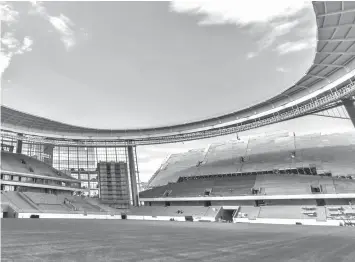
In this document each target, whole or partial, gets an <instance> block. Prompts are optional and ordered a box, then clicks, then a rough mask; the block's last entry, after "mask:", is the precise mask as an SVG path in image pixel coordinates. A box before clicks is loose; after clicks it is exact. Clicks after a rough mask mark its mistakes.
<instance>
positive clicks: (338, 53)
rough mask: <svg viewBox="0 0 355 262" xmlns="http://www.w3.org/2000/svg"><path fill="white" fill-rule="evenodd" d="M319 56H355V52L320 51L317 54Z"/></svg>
mask: <svg viewBox="0 0 355 262" xmlns="http://www.w3.org/2000/svg"><path fill="white" fill-rule="evenodd" d="M317 54H326V55H350V56H351V55H354V56H355V52H325V51H320V52H317Z"/></svg>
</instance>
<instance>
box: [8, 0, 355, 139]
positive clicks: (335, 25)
mask: <svg viewBox="0 0 355 262" xmlns="http://www.w3.org/2000/svg"><path fill="white" fill-rule="evenodd" d="M346 3H352V2H313V8H314V12H315V18H316V23H317V47H316V54H315V57H314V61H313V64H312V65H311V66H310V68H309V70H308V71H307V72H306V74H305V75H304V76H303V77H302V78H301V79H300V80H299V81H298V82H297V83H296V84H295V85H293V86H292V87H290V88H288V89H287V90H285V91H284V92H282V93H281V94H279V95H276V96H274V97H273V98H271V99H269V100H266V101H264V102H262V103H259V104H256V105H253V106H250V107H248V108H245V109H242V110H239V111H236V112H232V113H230V114H225V115H222V116H219V117H212V118H208V119H205V120H200V121H195V122H190V123H184V124H179V125H171V126H164V127H156V128H144V129H112V130H111V129H98V128H86V127H79V126H74V125H69V124H65V123H61V122H58V121H53V120H50V119H47V118H43V117H38V116H34V115H31V114H28V113H24V112H20V111H18V110H15V109H11V108H9V107H5V106H2V107H1V124H2V127H1V128H2V129H3V130H9V131H13V132H18V133H26V134H32V135H39V136H46V137H52V138H72V139H93V138H94V139H125V140H131V139H132V140H134V139H137V138H138V139H144V138H152V137H159V136H167V135H179V134H187V133H192V132H200V131H206V130H212V129H223V128H226V127H230V126H232V125H238V124H242V123H243V122H245V121H248V120H253V119H258V118H260V117H263V116H264V115H266V114H273V113H275V112H280V111H281V110H283V109H285V108H288V107H292V108H293V106H297V105H298V104H300V103H302V102H304V101H306V100H309V99H312V98H317V96H319V95H320V94H322V93H324V92H326V91H329V90H331V89H332V88H336V87H337V86H338V85H340V84H342V83H344V82H345V81H347V80H349V79H350V78H352V77H354V76H355V60H354V58H355V48H353V46H355V45H354V43H355V31H354V32H353V30H352V29H353V27H355V22H354V21H355V4H346Z"/></svg>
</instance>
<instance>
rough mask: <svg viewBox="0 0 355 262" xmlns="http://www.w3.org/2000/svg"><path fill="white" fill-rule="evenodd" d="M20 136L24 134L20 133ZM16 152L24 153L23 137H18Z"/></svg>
mask: <svg viewBox="0 0 355 262" xmlns="http://www.w3.org/2000/svg"><path fill="white" fill-rule="evenodd" d="M18 136H19V137H22V136H23V134H18ZM16 154H22V139H21V138H20V139H18V140H17V143H16Z"/></svg>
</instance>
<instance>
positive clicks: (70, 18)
mask: <svg viewBox="0 0 355 262" xmlns="http://www.w3.org/2000/svg"><path fill="white" fill-rule="evenodd" d="M0 6H1V19H2V21H1V26H2V27H1V54H0V55H1V56H0V61H1V62H0V73H1V103H2V104H3V105H6V106H9V107H12V108H15V109H18V110H21V111H25V112H28V113H32V114H36V115H39V116H43V117H47V118H50V119H53V120H57V121H61V122H65V123H68V124H73V125H78V126H85V127H96V128H112V129H113V128H117V129H120V128H136V127H153V126H164V125H169V124H178V123H184V122H190V121H193V120H198V119H204V118H208V117H211V116H217V115H221V114H223V113H227V112H232V111H235V110H238V109H242V108H245V107H247V106H250V105H252V104H255V103H257V102H261V101H263V100H264V99H268V98H270V97H272V96H274V95H275V94H277V93H280V92H282V91H283V90H285V89H287V88H288V87H290V86H292V85H293V84H294V83H295V82H296V81H297V80H298V79H300V78H301V77H302V76H303V75H304V74H305V72H306V71H307V69H308V68H309V67H310V65H311V63H312V61H313V58H314V54H315V45H316V22H315V15H314V12H313V7H312V4H311V2H303V1H289V0H281V1H271V2H270V1H262V0H260V1H235V0H218V1H202V0H197V1H195V0H189V1H187V0H186V1H171V2H2V3H1V4H0ZM349 128H351V125H350V123H349V121H347V120H341V119H336V120H335V119H326V118H324V117H316V116H310V117H306V118H303V119H298V120H293V121H290V122H287V123H281V124H279V125H276V126H269V127H266V128H264V129H260V130H254V131H251V132H246V133H243V134H241V135H245V136H247V135H249V134H254V133H255V132H256V133H257V132H261V133H262V132H276V131H277V132H278V131H280V130H285V131H297V132H304V131H310V130H314V131H317V130H320V129H323V130H333V129H337V130H346V129H349ZM233 138H235V136H227V137H219V138H214V139H209V140H200V141H194V142H187V143H180V144H169V145H160V146H149V147H148V146H145V147H139V148H138V159H139V169H140V173H141V180H142V181H147V180H148V179H149V177H150V176H151V175H152V174H153V173H154V172H155V170H156V169H157V168H158V167H159V166H160V164H161V162H162V160H163V159H164V158H165V157H166V156H167V155H168V154H170V153H177V152H182V151H186V150H188V149H192V148H203V147H205V146H207V145H208V143H212V142H215V141H224V140H228V139H233Z"/></svg>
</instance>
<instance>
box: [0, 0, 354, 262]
mask: <svg viewBox="0 0 355 262" xmlns="http://www.w3.org/2000/svg"><path fill="white" fill-rule="evenodd" d="M345 3H346V4H345ZM313 8H314V12H315V17H316V23H317V46H316V54H315V57H314V61H313V63H312V65H311V66H310V68H309V70H308V71H307V72H306V73H305V75H304V76H303V77H302V78H301V79H300V80H299V81H297V82H296V83H295V84H294V85H293V86H291V87H290V88H287V89H286V90H285V91H284V92H282V93H280V94H278V95H275V96H274V97H273V98H271V99H269V100H266V101H264V102H261V103H258V104H255V105H252V106H250V107H247V108H245V109H243V110H238V111H235V112H232V113H230V114H226V115H221V116H218V117H213V118H206V119H204V120H199V121H194V122H188V123H183V124H179V125H169V126H160V127H156V128H142V129H98V128H88V127H81V126H74V125H71V124H66V123H63V122H59V121H55V120H51V119H48V118H44V117H40V116H36V115H33V114H30V113H26V112H22V111H20V110H16V109H13V108H11V107H7V106H2V107H1V211H2V214H1V217H2V218H3V219H2V224H3V226H2V231H3V233H2V241H4V240H5V237H7V238H8V239H13V242H15V241H18V238H17V236H18V235H17V236H16V234H19V235H25V233H24V232H26V230H28V228H29V227H31V228H33V230H34V231H33V232H37V233H38V232H40V231H42V230H44V228H46V229H45V230H49V231H51V230H52V231H55V230H57V232H61V230H64V229H63V228H65V230H66V231H63V234H64V236H63V238H69V236H70V232H76V233H75V234H79V235H80V231H85V230H88V228H91V229H92V228H93V227H95V228H96V230H99V231H100V232H101V233H102V232H106V233H105V235H101V236H98V234H99V233H94V232H91V231H90V230H88V231H90V232H91V233H87V234H91V235H90V236H89V238H90V239H92V238H95V237H96V238H99V239H106V238H108V240H112V242H115V241H116V242H117V241H118V240H119V238H117V237H116V236H114V234H122V235H124V238H125V239H126V240H127V239H129V236H130V235H131V236H132V238H136V239H137V240H136V241H137V243H138V242H139V241H140V243H146V244H147V243H149V242H151V246H149V249H152V250H151V252H158V251H154V248H153V244H154V243H155V244H157V243H158V242H159V243H160V244H161V241H160V240H159V239H158V238H154V236H155V235H154V234H158V235H159V234H160V235H164V234H169V235H172V238H171V239H169V241H170V242H169V245H170V246H171V245H174V243H175V244H176V245H177V243H180V242H181V244H179V245H177V246H179V248H178V250H176V251H174V252H173V253H174V254H175V253H178V254H179V255H176V256H179V258H177V257H176V256H175V255H174V257H175V259H176V261H180V260H183V261H189V260H188V259H193V257H194V256H195V259H197V260H200V259H203V260H205V261H216V260H217V261H231V258H232V256H231V254H230V253H228V254H225V256H223V254H222V253H223V252H232V250H233V245H232V244H228V243H227V242H228V241H229V242H233V241H232V240H231V239H233V234H240V236H241V238H242V239H248V241H247V242H244V243H242V244H240V245H241V246H243V245H244V246H243V248H245V246H247V245H251V243H255V242H258V241H260V243H259V242H258V243H259V244H260V246H261V247H260V246H258V247H257V248H261V250H258V251H257V253H258V257H251V256H249V255H248V256H247V255H245V254H246V253H248V252H253V249H252V247H251V248H249V249H248V250H245V252H246V253H245V254H244V255H245V257H243V253H242V252H241V253H240V254H239V255H240V256H241V257H240V258H244V259H247V258H248V259H251V260H250V261H253V259H260V258H261V255H260V254H265V256H267V253H268V251H267V249H268V248H270V249H271V248H278V247H279V249H278V250H279V251H280V252H281V250H282V248H283V247H281V246H280V245H281V244H280V243H282V242H285V243H286V242H287V245H288V246H291V245H294V246H295V247H298V246H299V245H301V243H304V244H305V245H312V243H313V242H314V241H317V240H320V239H321V240H322V241H323V240H324V246H323V247H322V249H323V251H320V253H317V254H314V256H315V257H314V259H316V260H315V261H320V260H317V259H320V257H321V256H320V255H319V254H321V253H322V252H323V254H324V253H325V252H326V251H325V250H326V249H327V248H329V247H330V246H331V245H332V243H334V245H338V242H331V240H330V239H331V238H327V236H325V235H324V234H325V233H321V232H323V231H322V229H320V231H319V229H318V227H307V228H306V229H305V230H301V229H300V228H303V227H296V225H310V226H311V225H312V226H330V227H327V228H329V232H332V233H330V234H333V236H335V238H337V237H338V239H341V238H344V239H346V241H345V242H341V241H340V240H339V245H342V246H343V248H344V250H343V249H342V251H341V252H343V253H344V254H346V255H347V257H342V259H343V260H342V261H352V260H351V259H353V256H352V255H353V254H354V253H353V252H354V251H353V250H350V249H351V245H350V246H349V243H351V241H353V240H354V238H353V237H354V235H355V234H353V233H354V232H353V231H351V230H352V229H349V230H348V231H347V230H346V229H343V228H339V230H342V231H336V230H338V228H335V227H332V226H354V225H355V207H354V206H353V205H355V161H354V160H355V131H351V132H345V133H344V132H343V133H332V134H327V133H322V132H318V133H313V134H308V135H303V134H301V135H299V134H297V133H294V132H286V133H279V134H268V135H266V136H254V137H252V136H243V132H246V131H248V130H254V129H255V130H258V128H260V127H264V126H269V125H278V124H280V123H282V122H287V121H290V120H292V119H298V118H302V117H304V116H307V115H312V114H313V115H314V114H317V115H322V114H325V113H326V112H331V111H332V110H334V109H335V110H338V109H339V108H342V110H343V111H344V112H345V115H346V118H347V119H349V120H350V121H351V122H352V124H353V126H354V127H355V82H354V81H355V60H354V58H355V49H354V43H355V30H354V28H355V22H354V21H355V3H354V2H313ZM328 117H335V116H328ZM230 134H237V138H236V139H234V140H231V141H224V142H219V143H212V144H209V145H206V146H205V147H204V148H196V149H192V150H189V151H188V152H184V153H176V154H171V155H169V156H167V158H166V159H165V161H164V162H163V163H162V164H161V166H160V168H159V169H158V170H157V171H156V172H155V173H154V174H152V176H151V178H150V180H149V182H148V185H147V187H146V188H142V187H141V179H140V171H139V170H140V169H139V161H138V158H137V150H139V148H140V147H141V146H147V145H158V144H170V143H180V142H186V141H194V140H202V139H207V138H213V137H219V136H224V135H230ZM11 218H13V219H11ZM14 218H17V219H14ZM30 218H37V219H30ZM82 219H85V221H82ZM91 219H95V220H91ZM108 220H110V221H108ZM123 220H124V221H123ZM11 221H15V222H14V223H15V224H11ZM38 221H40V222H38ZM51 221H53V222H51ZM73 221H74V222H73ZM78 221H80V222H78ZM92 221H94V222H95V223H94V224H92ZM160 221H166V222H160ZM174 221H176V222H174ZM179 222H181V223H179ZM182 222H186V223H182ZM187 222H211V223H187ZM213 222H216V223H213ZM218 222H219V223H218ZM36 223H38V224H36ZM40 223H43V224H40ZM53 223H54V224H56V225H57V226H59V228H58V227H56V226H54V224H53ZM71 223H74V224H71ZM90 223H91V224H90ZM222 223H230V224H222ZM251 224H253V225H251ZM255 224H259V225H255ZM262 224H268V225H267V228H265V227H263V225H262ZM270 224H276V225H270ZM41 225H42V226H43V227H42V226H41ZM93 225H94V226H93ZM182 225H183V226H182ZM279 225H294V226H293V227H285V228H283V227H281V226H279ZM140 226H142V227H144V228H146V230H147V235H149V234H152V235H153V237H152V238H149V239H148V238H147V236H144V237H143V236H142V235H140V234H139V228H140ZM251 226H253V227H254V228H251ZM115 228H119V229H120V231H115V230H116V229H115ZM92 230H94V229H92ZM107 230H112V231H110V232H109V231H107ZM125 230H126V231H125ZM317 230H318V231H317ZM327 230H328V229H327ZM17 231H18V232H17ZM306 231H307V232H310V233H311V234H313V235H314V236H315V239H313V240H310V239H308V238H307V234H306ZM16 232H17V233H16ZM64 232H65V233H64ZM166 232H168V233H166ZM178 232H180V234H181V235H179V234H178ZM188 232H195V234H197V235H198V234H200V238H206V239H208V241H211V242H208V243H206V245H207V246H208V245H210V246H209V248H211V247H212V246H213V245H216V241H212V238H213V236H214V235H218V234H224V236H225V239H224V238H223V237H222V236H220V238H218V241H220V246H218V251H216V254H217V253H218V254H219V255H218V257H217V256H213V255H212V253H208V252H207V251H206V250H205V251H202V249H201V247H200V249H199V250H193V251H187V250H190V249H189V248H190V247H191V245H193V243H196V241H197V242H198V241H199V239H196V238H191V237H190V238H189V234H188ZM275 232H279V235H276V233H275ZM37 233H34V234H37ZM49 233H50V232H49ZM101 233H100V234H101ZM258 233H259V235H258V236H256V235H255V234H258ZM73 234H74V233H73ZM75 234H74V236H73V239H75V240H73V242H71V244H72V245H73V250H74V249H75V250H76V251H75V252H74V251H73V252H72V253H73V254H72V256H70V257H69V258H68V257H65V254H63V253H61V254H57V253H55V252H54V253H55V256H56V257H55V259H59V260H60V259H64V258H66V259H74V260H76V259H78V257H81V258H83V259H84V260H85V261H91V260H94V259H96V258H97V256H96V255H94V254H93V253H90V254H89V253H87V254H86V255H87V256H86V258H84V257H83V254H80V253H78V251H77V250H78V249H80V248H83V249H85V248H87V249H88V250H89V249H90V250H91V251H92V249H93V246H88V245H89V244H88V243H86V244H83V245H84V246H83V247H81V246H80V244H79V242H80V241H79V237H78V236H77V235H75ZM175 234H176V235H175ZM253 234H254V235H253ZM297 234H298V235H297ZM287 235H288V236H293V237H286V236H287ZM296 235H297V236H296ZM48 236H50V234H49V235H48ZM270 236H274V237H275V239H276V240H275V241H276V242H272V243H270V245H268V244H265V243H266V242H267V239H268V238H269V237H270ZM197 238H199V237H197ZM286 239H287V240H286ZM293 240H294V241H295V242H292V241H293ZM303 240H304V241H303ZM21 241H25V242H26V241H30V239H29V238H27V235H26V236H25V237H24V238H23V239H22V240H21ZM44 241H49V242H50V243H51V245H55V244H53V242H51V241H52V240H50V239H47V240H44ZM171 241H172V242H171ZM174 241H175V242H174ZM218 241H217V242H218ZM249 241H251V242H249ZM312 241H313V242H312ZM261 242H262V243H261ZM22 243H24V242H22ZM293 243H294V244H293ZM306 243H307V244H306ZM344 243H346V244H344ZM59 244H60V243H59ZM91 244H92V243H91ZM13 245H15V244H14V243H11V244H9V243H6V247H7V248H8V250H7V251H6V253H4V251H3V254H2V256H3V257H5V258H6V259H9V260H10V259H11V258H12V259H14V258H15V260H16V261H22V260H24V261H28V260H26V257H25V256H24V254H20V253H21V252H18V251H16V248H19V247H21V245H19V246H16V245H15V246H16V248H15V249H11V250H10V247H13ZM129 245H130V244H129V243H128V242H124V243H122V246H121V247H122V249H126V250H128V249H129ZM22 247H26V248H28V249H26V250H27V251H22V252H31V251H30V249H29V248H30V247H29V246H28V245H27V244H26V243H25V244H23V246H22ZM223 247H224V248H225V249H227V251H226V250H224V249H223ZM67 248H68V246H67V244H66V245H65V246H64V249H67ZM241 248H242V247H241ZM243 248H242V249H243ZM222 249H223V250H222ZM345 249H346V250H345ZM3 250H4V247H3ZM98 250H99V251H98V252H99V253H100V256H103V257H104V256H105V255H107V257H114V256H116V253H114V254H113V253H112V254H111V253H110V254H108V252H105V250H104V249H98ZM182 251H184V252H182ZM254 251H255V250H254ZM279 251H275V252H276V253H275V254H276V256H278V258H277V259H276V258H275V257H273V255H270V257H269V258H266V260H265V261H276V260H278V259H281V260H283V261H286V260H287V259H286V257H285V256H284V255H283V254H282V253H280V252H279ZM38 252H39V253H38V254H40V255H39V256H40V257H41V258H42V259H47V260H48V259H51V255H50V254H52V253H50V252H48V253H41V252H44V251H40V250H39V251H38ZM112 252H113V251H112ZM130 252H131V251H130ZM130 252H128V251H127V253H125V254H124V255H122V256H121V259H122V261H131V260H129V259H132V257H134V256H133V255H132V254H131V253H132V252H133V253H134V250H133V249H132V252H131V253H130ZM137 252H138V253H140V255H141V256H145V255H146V254H143V253H142V252H143V251H142V250H140V251H137ZM144 252H145V251H144ZM159 252H161V253H159V254H160V255H159V256H160V257H162V258H161V259H163V260H164V259H165V260H169V259H171V257H170V256H169V255H167V254H166V252H167V251H166V250H165V251H161V249H160V251H159ZM169 252H170V251H169ZM221 252H222V253H221ZM289 252H291V251H289ZM305 252H306V253H307V252H312V250H307V251H305ZM69 253H70V252H69ZM41 254H42V255H41ZM183 254H185V255H186V256H185V257H184V256H183ZM221 254H222V255H221ZM248 254H249V253H248ZM259 255H260V256H259ZM338 255H339V254H326V255H324V257H323V258H324V259H325V260H324V261H336V259H337V258H339V257H338ZM344 256H345V255H344ZM107 257H106V258H107ZM295 257H296V255H295ZM154 258H155V257H154ZM233 258H234V259H235V257H233ZM297 258H299V259H300V260H297V261H305V260H307V259H311V258H310V257H308V258H305V257H303V258H302V257H300V255H299V254H297ZM150 259H151V260H149V261H158V260H154V259H153V257H151V258H150ZM179 259H180V260H179ZM268 259H269V260H268ZM270 259H271V260H270ZM275 259H276V260H275ZM334 259H335V260H334ZM346 259H348V260H346ZM165 260H164V261H165ZM68 261H69V260H68ZM132 261H137V260H132ZM142 261H143V260H142ZM147 261H148V260H147ZM159 261H160V260H159ZM174 261H175V260H174ZM191 261H192V260H191ZM245 261H246V260H245ZM254 261H255V260H254ZM287 261H288V260H287ZM295 261H296V260H295ZM337 261H338V260H337ZM339 261H340V260H339Z"/></svg>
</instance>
